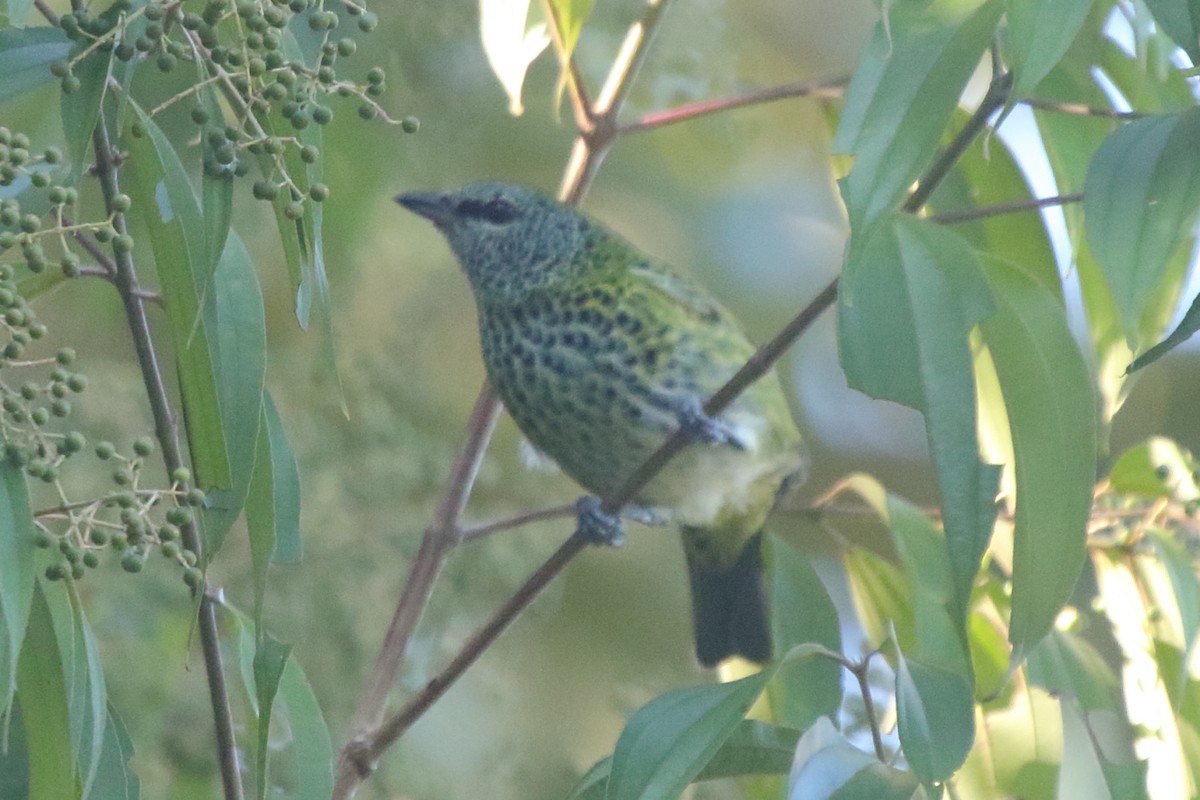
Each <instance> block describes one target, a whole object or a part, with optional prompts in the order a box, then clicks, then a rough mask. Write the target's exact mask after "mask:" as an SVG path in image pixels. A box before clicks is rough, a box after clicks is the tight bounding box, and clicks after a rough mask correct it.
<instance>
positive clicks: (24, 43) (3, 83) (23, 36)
mask: <svg viewBox="0 0 1200 800" xmlns="http://www.w3.org/2000/svg"><path fill="white" fill-rule="evenodd" d="M70 54H71V40H70V39H68V38H67V36H66V34H64V33H63V32H62V30H61V29H60V28H49V27H40V28H10V27H7V26H6V27H3V28H0V75H3V76H4V80H0V103H3V102H5V101H8V100H11V99H13V98H14V97H20V96H21V95H23V94H25V93H26V92H28V91H31V90H33V89H36V88H37V87H39V86H41V85H43V84H46V83H50V82H51V81H53V80H54V76H53V75H51V74H50V65H51V64H53V63H54V62H56V61H65V60H66V59H67V58H68V57H69V56H70Z"/></svg>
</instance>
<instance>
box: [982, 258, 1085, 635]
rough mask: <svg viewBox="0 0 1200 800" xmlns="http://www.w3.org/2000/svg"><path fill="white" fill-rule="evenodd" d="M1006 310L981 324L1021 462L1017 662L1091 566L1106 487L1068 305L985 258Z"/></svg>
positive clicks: (1014, 630) (1015, 632)
mask: <svg viewBox="0 0 1200 800" xmlns="http://www.w3.org/2000/svg"><path fill="white" fill-rule="evenodd" d="M984 267H985V270H986V273H987V277H988V281H989V282H990V283H991V286H992V290H993V292H994V294H995V297H996V301H997V303H998V310H997V312H996V314H994V315H993V316H992V317H989V318H988V319H987V320H985V321H984V322H983V324H982V325H981V330H982V332H983V340H984V342H985V343H986V344H987V346H988V349H989V350H990V351H991V354H992V360H993V362H994V364H995V366H996V373H997V375H999V378H1000V387H1001V390H1002V392H1003V394H1004V404H1005V408H1006V411H1007V413H1008V419H1009V425H1010V430H1011V432H1012V440H1013V452H1014V456H1015V459H1016V464H1015V473H1016V489H1017V501H1016V521H1015V530H1014V534H1013V536H1014V543H1013V600H1012V604H1013V610H1012V621H1011V623H1010V629H1009V640H1010V641H1011V642H1012V643H1013V647H1014V648H1015V650H1016V653H1015V655H1014V657H1015V658H1016V659H1019V658H1020V654H1021V653H1023V652H1026V651H1027V650H1028V649H1029V648H1031V647H1033V646H1034V645H1035V644H1036V643H1037V641H1038V640H1039V639H1041V637H1042V636H1043V635H1045V633H1046V631H1048V630H1049V629H1050V625H1051V624H1052V623H1053V622H1054V618H1055V616H1056V615H1057V614H1058V612H1059V609H1060V608H1062V606H1063V604H1064V603H1065V602H1066V601H1067V598H1068V597H1069V596H1070V594H1071V591H1072V589H1074V587H1075V581H1076V579H1077V578H1078V577H1079V572H1080V570H1081V569H1082V567H1083V559H1084V544H1085V536H1084V528H1085V526H1086V524H1087V519H1088V514H1089V513H1090V511H1091V507H1092V487H1093V485H1094V484H1095V480H1096V474H1095V470H1096V441H1097V433H1096V423H1095V420H1096V397H1095V394H1094V391H1093V388H1092V381H1091V376H1090V375H1089V373H1088V369H1087V365H1086V364H1085V363H1084V360H1083V356H1082V355H1081V354H1080V352H1079V347H1078V345H1077V344H1076V343H1075V339H1074V338H1073V337H1072V335H1071V331H1070V329H1069V328H1068V326H1067V320H1066V316H1065V313H1064V311H1063V307H1062V305H1061V303H1060V302H1059V299H1058V297H1057V296H1056V295H1055V294H1054V293H1053V292H1051V291H1050V290H1048V289H1046V288H1045V287H1043V286H1042V285H1041V284H1039V283H1038V282H1037V281H1035V280H1034V279H1033V278H1031V277H1030V276H1028V275H1026V274H1025V273H1024V272H1022V271H1021V270H1020V268H1018V267H1016V266H1014V265H1011V264H1004V263H1003V262H999V261H996V260H993V259H985V260H984Z"/></svg>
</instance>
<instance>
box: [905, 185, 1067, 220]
mask: <svg viewBox="0 0 1200 800" xmlns="http://www.w3.org/2000/svg"><path fill="white" fill-rule="evenodd" d="M1082 201H1083V192H1073V193H1071V194H1060V195H1055V196H1054V197H1032V198H1026V199H1025V200H1013V201H1012V202H1009V203H997V204H996V205H994V206H979V207H978V208H964V209H963V210H961V211H944V212H942V213H941V214H930V215H929V216H928V217H926V219H927V220H929V221H930V222H937V223H940V224H942V225H953V224H955V223H959V222H971V221H972V220H977V219H986V218H988V217H998V216H1000V215H1001V214H1015V213H1017V212H1020V211H1032V210H1035V209H1039V208H1046V207H1048V206H1061V205H1066V204H1067V203H1079V202H1082Z"/></svg>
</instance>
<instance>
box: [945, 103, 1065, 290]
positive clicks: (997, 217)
mask: <svg viewBox="0 0 1200 800" xmlns="http://www.w3.org/2000/svg"><path fill="white" fill-rule="evenodd" d="M953 119H954V121H955V123H956V127H961V126H962V125H963V124H965V123H966V120H967V114H966V112H965V111H962V110H958V111H956V112H955V113H954V116H953ZM1032 197H1033V189H1032V188H1031V187H1030V185H1029V181H1028V180H1027V179H1026V177H1025V173H1024V172H1022V170H1021V168H1020V167H1019V166H1017V162H1016V159H1015V158H1014V157H1013V153H1012V151H1011V150H1010V149H1009V147H1008V144H1007V143H1006V142H1005V140H1004V139H1002V138H1001V137H999V136H993V137H991V138H989V139H987V141H986V142H985V141H982V140H980V141H977V142H975V143H974V144H972V145H971V146H970V147H969V148H967V151H966V152H965V153H963V155H962V157H961V158H959V160H958V161H957V162H956V163H955V165H954V169H953V170H951V171H950V174H949V175H947V176H946V178H945V179H944V180H943V181H942V183H941V184H939V186H938V188H937V190H936V191H935V192H934V193H933V196H932V197H930V198H929V203H928V205H927V208H928V210H929V211H930V212H931V213H935V214H941V213H944V212H957V211H968V210H970V209H972V208H982V207H987V206H996V205H1001V204H1003V203H1010V202H1013V201H1015V200H1022V199H1029V198H1032ZM953 230H954V232H955V233H957V234H958V235H960V236H962V237H963V238H964V239H966V240H967V241H968V242H969V243H970V244H971V246H972V247H974V248H975V249H976V250H980V251H986V252H988V253H991V254H992V255H996V256H999V257H1001V258H1005V259H1007V260H1009V261H1013V262H1015V263H1017V264H1021V265H1022V266H1023V267H1025V269H1026V270H1027V271H1029V272H1034V273H1036V274H1037V275H1038V277H1039V278H1044V280H1043V283H1045V284H1046V285H1047V286H1057V287H1060V288H1059V289H1058V291H1059V293H1060V294H1061V291H1062V290H1061V282H1060V278H1059V274H1058V265H1057V263H1056V262H1055V259H1054V250H1053V248H1052V247H1051V246H1050V236H1049V234H1048V233H1047V232H1046V225H1045V223H1044V222H1043V220H1042V215H1041V214H1040V213H1039V212H1037V211H1035V210H1030V211H1024V212H1021V213H1016V214H994V215H991V216H986V217H983V218H981V219H975V220H967V221H961V222H954V223H953Z"/></svg>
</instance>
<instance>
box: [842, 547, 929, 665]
mask: <svg viewBox="0 0 1200 800" xmlns="http://www.w3.org/2000/svg"><path fill="white" fill-rule="evenodd" d="M842 563H843V564H845V567H846V582H847V583H848V584H849V586H850V598H851V599H852V600H853V601H854V610H855V616H857V617H858V620H859V622H860V623H861V624H862V626H863V632H864V633H865V634H866V635H867V644H869V645H870V646H871V647H872V648H877V647H880V646H882V645H883V643H884V642H885V641H887V640H888V639H889V638H891V636H890V631H891V630H892V629H894V630H895V634H896V639H897V640H898V642H899V644H900V646H901V647H904V648H914V647H916V641H917V634H916V630H917V629H916V623H915V621H914V620H913V606H912V587H910V586H909V585H908V581H907V580H905V577H904V575H902V574H901V573H900V570H898V569H896V567H894V566H892V564H890V563H889V562H887V561H884V560H883V559H882V558H880V557H879V556H877V555H875V554H874V553H872V552H870V551H869V550H864V549H862V548H853V549H851V550H850V551H849V552H848V553H846V555H845V556H843V557H842Z"/></svg>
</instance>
